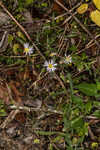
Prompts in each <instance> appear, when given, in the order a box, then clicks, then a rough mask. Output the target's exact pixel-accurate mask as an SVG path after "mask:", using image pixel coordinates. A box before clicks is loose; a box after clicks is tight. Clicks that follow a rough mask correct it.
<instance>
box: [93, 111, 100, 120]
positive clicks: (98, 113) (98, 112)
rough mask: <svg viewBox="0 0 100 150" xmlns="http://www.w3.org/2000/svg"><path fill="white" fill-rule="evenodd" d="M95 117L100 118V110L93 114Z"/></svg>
mask: <svg viewBox="0 0 100 150" xmlns="http://www.w3.org/2000/svg"><path fill="white" fill-rule="evenodd" d="M93 115H94V116H95V117H98V118H100V110H96V111H95V112H94V113H93Z"/></svg>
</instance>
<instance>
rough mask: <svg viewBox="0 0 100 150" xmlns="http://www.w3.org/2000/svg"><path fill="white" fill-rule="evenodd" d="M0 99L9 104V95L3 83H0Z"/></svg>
mask: <svg viewBox="0 0 100 150" xmlns="http://www.w3.org/2000/svg"><path fill="white" fill-rule="evenodd" d="M0 99H2V100H3V101H4V102H5V103H6V104H9V101H10V97H9V94H8V89H7V88H6V87H4V85H0Z"/></svg>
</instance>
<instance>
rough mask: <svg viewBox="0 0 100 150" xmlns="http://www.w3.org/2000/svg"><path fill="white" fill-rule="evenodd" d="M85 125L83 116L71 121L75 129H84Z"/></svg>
mask: <svg viewBox="0 0 100 150" xmlns="http://www.w3.org/2000/svg"><path fill="white" fill-rule="evenodd" d="M83 125H84V121H83V119H82V116H80V117H77V118H75V119H73V120H72V121H71V126H72V128H74V129H75V128H78V127H79V128H81V127H83Z"/></svg>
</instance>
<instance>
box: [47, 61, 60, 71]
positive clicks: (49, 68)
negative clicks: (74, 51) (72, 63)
mask: <svg viewBox="0 0 100 150" xmlns="http://www.w3.org/2000/svg"><path fill="white" fill-rule="evenodd" d="M44 66H45V67H46V69H47V71H49V72H53V71H55V70H56V66H57V64H56V63H55V62H54V61H53V60H49V61H45V63H44Z"/></svg>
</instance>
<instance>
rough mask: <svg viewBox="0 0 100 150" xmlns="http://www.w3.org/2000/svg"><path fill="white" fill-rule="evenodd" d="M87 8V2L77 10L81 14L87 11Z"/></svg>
mask: <svg viewBox="0 0 100 150" xmlns="http://www.w3.org/2000/svg"><path fill="white" fill-rule="evenodd" d="M87 9H88V4H86V3H84V4H82V5H81V6H80V7H79V8H78V9H77V12H78V13H79V14H83V13H85V12H86V11H87Z"/></svg>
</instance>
